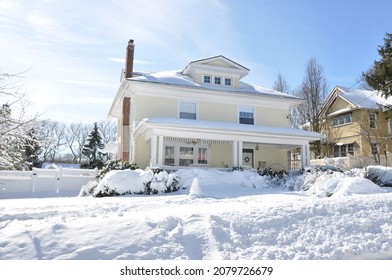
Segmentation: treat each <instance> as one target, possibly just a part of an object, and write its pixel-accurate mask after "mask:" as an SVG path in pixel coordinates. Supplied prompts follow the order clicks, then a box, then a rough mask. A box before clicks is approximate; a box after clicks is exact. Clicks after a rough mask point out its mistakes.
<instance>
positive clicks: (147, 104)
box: [135, 95, 178, 121]
mask: <svg viewBox="0 0 392 280" xmlns="http://www.w3.org/2000/svg"><path fill="white" fill-rule="evenodd" d="M135 102H136V104H137V110H136V121H141V120H143V119H144V118H154V117H155V118H157V117H163V118H177V117H178V101H177V100H176V99H174V98H165V97H159V96H142V95H138V96H136V98H135Z"/></svg>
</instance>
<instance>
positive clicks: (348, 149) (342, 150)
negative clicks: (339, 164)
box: [333, 144, 354, 157]
mask: <svg viewBox="0 0 392 280" xmlns="http://www.w3.org/2000/svg"><path fill="white" fill-rule="evenodd" d="M348 155H351V156H353V155H354V144H344V145H335V146H333V156H334V157H346V156H348Z"/></svg>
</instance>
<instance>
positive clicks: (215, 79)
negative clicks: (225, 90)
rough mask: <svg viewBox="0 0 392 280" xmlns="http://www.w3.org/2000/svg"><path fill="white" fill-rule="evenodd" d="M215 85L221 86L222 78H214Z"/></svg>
mask: <svg viewBox="0 0 392 280" xmlns="http://www.w3.org/2000/svg"><path fill="white" fill-rule="evenodd" d="M214 84H216V85H220V84H221V78H220V77H214Z"/></svg>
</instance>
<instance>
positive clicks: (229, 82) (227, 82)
mask: <svg viewBox="0 0 392 280" xmlns="http://www.w3.org/2000/svg"><path fill="white" fill-rule="evenodd" d="M225 86H231V79H230V78H225Z"/></svg>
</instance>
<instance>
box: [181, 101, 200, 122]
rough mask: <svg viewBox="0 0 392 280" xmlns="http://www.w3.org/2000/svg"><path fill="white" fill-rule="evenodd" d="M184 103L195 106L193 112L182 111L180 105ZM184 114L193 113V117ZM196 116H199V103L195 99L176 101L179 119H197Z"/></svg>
mask: <svg viewBox="0 0 392 280" xmlns="http://www.w3.org/2000/svg"><path fill="white" fill-rule="evenodd" d="M185 103H188V104H193V105H194V106H195V112H194V113H193V112H186V111H182V105H183V104H184V105H185ZM184 114H185V115H184ZM186 114H188V116H189V115H191V114H192V115H193V114H194V118H193V117H192V118H189V117H186V116H187V115H186ZM198 116H199V103H198V102H197V101H194V100H179V101H178V118H179V119H185V120H197V119H198Z"/></svg>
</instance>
